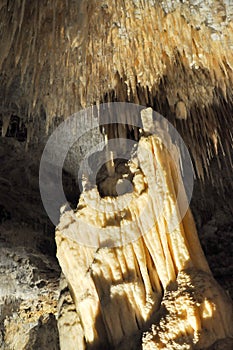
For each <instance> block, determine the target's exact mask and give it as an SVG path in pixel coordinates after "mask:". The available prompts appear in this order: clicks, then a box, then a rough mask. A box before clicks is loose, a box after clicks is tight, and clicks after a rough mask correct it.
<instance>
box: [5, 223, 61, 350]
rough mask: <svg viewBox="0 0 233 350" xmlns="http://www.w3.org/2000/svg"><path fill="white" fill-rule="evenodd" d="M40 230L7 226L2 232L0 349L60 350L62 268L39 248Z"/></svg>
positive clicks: (22, 226) (10, 224) (9, 224)
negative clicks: (59, 302)
mask: <svg viewBox="0 0 233 350" xmlns="http://www.w3.org/2000/svg"><path fill="white" fill-rule="evenodd" d="M41 240H42V242H43V241H44V238H43V236H42V237H41V232H40V231H33V230H32V229H31V227H27V226H26V225H19V224H17V223H15V224H13V223H9V222H8V223H7V222H6V223H4V224H2V225H1V231H0V242H1V247H0V272H1V274H0V286H1V289H0V348H1V349H2V350H26V349H27V350H29V349H30V350H31V349H34V350H36V349H46V348H47V349H51V350H58V349H59V340H58V329H57V321H56V315H57V300H58V286H59V275H60V269H59V266H58V265H57V263H56V261H55V259H54V258H53V259H52V258H51V257H49V256H46V255H45V254H43V253H42V252H41V251H40V250H39V249H38V248H39V245H40V243H41Z"/></svg>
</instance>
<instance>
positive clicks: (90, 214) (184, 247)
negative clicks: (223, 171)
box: [56, 113, 233, 349]
mask: <svg viewBox="0 0 233 350" xmlns="http://www.w3.org/2000/svg"><path fill="white" fill-rule="evenodd" d="M147 119H148V118H145V113H144V121H145V120H146V121H147V124H146V125H147V126H148V125H150V122H149V121H148V120H147ZM147 126H145V128H146V127H147ZM169 146H170V147H169V148H167V147H165V145H164V144H163V142H162V140H161V139H160V137H158V136H155V135H152V136H148V137H141V139H140V141H139V144H138V149H137V156H136V158H133V159H132V160H131V161H129V164H128V166H129V169H130V170H131V173H132V174H133V176H132V185H133V192H132V193H124V194H122V195H119V196H117V197H111V196H109V195H108V196H102V197H101V196H100V194H99V192H98V188H97V186H95V187H94V188H92V189H86V190H85V188H84V191H83V193H82V194H81V197H80V200H79V204H78V207H77V211H75V212H73V211H67V212H65V213H63V214H62V216H61V221H60V224H59V225H58V227H57V231H56V243H57V256H58V260H59V263H60V265H61V268H62V271H63V273H64V274H65V277H66V279H67V281H68V285H69V288H70V290H71V294H72V297H73V301H74V303H75V307H76V310H77V315H78V318H79V322H80V325H81V326H80V327H79V332H78V334H77V337H79V339H80V337H81V336H82V337H83V345H82V346H81V347H80V349H95V348H97V349H106V348H108V349H113V348H114V349H120V348H121V347H122V349H137V348H139V347H140V345H142V347H143V349H162V348H164V349H178V348H180V349H192V348H193V347H194V346H195V348H196V349H204V348H206V347H208V346H210V345H212V344H213V343H214V342H215V341H217V340H219V339H222V338H227V337H230V336H232V332H233V328H232V325H233V322H232V321H233V310H232V305H231V302H230V299H228V297H227V296H226V295H225V293H224V292H223V290H222V289H221V288H220V286H219V285H218V284H217V283H216V282H215V280H214V279H213V277H212V274H211V272H210V270H209V267H208V264H207V262H206V260H205V257H204V255H203V252H202V249H201V246H200V243H199V240H198V236H197V232H196V228H195V224H194V221H193V218H192V215H191V213H190V210H188V211H187V213H186V214H185V216H184V217H183V215H182V214H181V212H182V206H183V205H184V202H185V194H184V188H183V185H182V180H181V175H180V172H179V169H178V167H177V164H178V163H177V160H178V154H177V149H176V147H175V146H172V144H171V142H170V144H169ZM115 170H116V171H117V169H115ZM111 179H114V175H113V174H110V176H109V180H110V181H111ZM106 183H107V182H106ZM115 184H116V183H115V182H114V181H112V187H114V186H115ZM108 185H109V182H108ZM102 191H104V186H102ZM107 191H108V193H109V187H108V188H107ZM182 217H183V219H182ZM180 218H181V219H182V220H181V219H180ZM180 220H181V221H180ZM95 247H97V248H95ZM140 334H143V340H142V341H141V340H140ZM134 337H135V338H134ZM77 339H78V338H76V339H74V344H75V345H74V348H75V346H77V345H78V342H77ZM129 339H130V340H131V343H130V342H129ZM75 341H76V343H75ZM140 341H141V344H140ZM84 344H86V345H84ZM130 344H131V345H130ZM64 349H65V348H64Z"/></svg>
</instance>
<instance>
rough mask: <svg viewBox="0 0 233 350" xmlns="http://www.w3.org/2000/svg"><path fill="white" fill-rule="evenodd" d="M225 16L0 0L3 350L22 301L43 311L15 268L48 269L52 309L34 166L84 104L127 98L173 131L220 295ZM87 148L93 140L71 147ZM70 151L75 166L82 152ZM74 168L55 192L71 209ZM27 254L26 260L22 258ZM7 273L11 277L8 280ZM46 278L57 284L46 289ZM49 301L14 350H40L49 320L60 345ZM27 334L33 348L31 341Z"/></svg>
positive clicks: (129, 4)
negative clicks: (189, 169)
mask: <svg viewBox="0 0 233 350" xmlns="http://www.w3.org/2000/svg"><path fill="white" fill-rule="evenodd" d="M232 15H233V4H231V1H230V0H229V1H227V0H216V1H213V2H211V3H210V2H209V1H196V0H190V1H186V2H183V1H178V0H177V1H168V0H167V1H153V0H148V1H139V0H134V1H128V0H125V1H124V0H118V1H115V2H114V1H110V0H108V1H102V0H101V1H95V0H91V1H85V0H79V1H66V2H62V1H59V0H53V1H45V0H43V1H39V0H38V1H30V0H23V1H20V0H18V1H13V0H10V1H7V0H1V1H0V18H1V24H0V43H1V44H0V129H1V134H2V136H1V138H0V161H1V170H0V191H1V192H0V221H1V236H0V244H1V249H2V257H3V258H2V262H1V271H2V276H3V277H2V278H3V280H4V283H5V284H7V283H8V282H7V280H6V279H5V278H4V276H5V275H9V276H10V275H11V273H12V277H11V279H12V280H13V281H14V282H12V283H13V285H16V286H14V291H11V289H10V290H7V291H6V290H5V289H4V288H3V287H1V291H2V294H1V295H2V299H1V300H2V301H1V305H2V308H3V310H4V311H1V315H2V316H1V326H0V328H1V332H2V339H3V340H1V341H0V343H1V346H2V347H3V348H4V347H5V348H6V349H7V347H8V348H9V349H13V348H14V346H16V345H14V341H15V340H14V337H15V335H14V334H15V332H16V331H15V330H14V329H15V328H14V327H15V326H12V324H14V322H15V323H16V325H17V327H18V325H20V324H21V320H22V319H24V316H22V314H21V312H23V315H24V314H25V310H26V309H27V306H25V304H24V302H25V299H27V300H31V299H35V301H34V303H35V305H36V306H35V308H36V307H39V305H40V304H41V303H42V305H47V301H46V302H43V301H41V300H39V299H37V296H36V295H37V294H36V293H39V292H38V290H39V288H40V287H38V286H37V285H36V284H37V283H38V285H39V282H40V281H41V277H36V278H34V280H33V282H31V281H30V280H25V277H24V276H21V275H20V271H21V268H22V267H21V265H20V261H21V260H20V259H26V260H25V263H23V266H26V265H27V264H28V265H27V266H29V267H28V269H29V270H30V269H31V270H33V271H35V270H37V269H38V270H39V274H41V273H42V272H43V271H46V272H45V273H46V276H47V274H48V276H49V277H46V278H45V277H43V278H44V280H45V282H44V283H45V287H43V288H45V290H44V292H43V293H45V295H49V297H48V298H50V294H51V293H52V294H53V295H55V296H54V300H58V293H57V290H58V289H59V286H58V281H57V274H58V273H60V271H59V267H58V265H57V262H56V260H55V258H54V256H55V244H54V228H53V226H52V224H51V223H50V222H49V219H48V217H47V215H46V213H45V211H44V209H43V205H42V203H41V200H40V193H39V185H38V169H39V162H40V157H41V154H42V151H43V148H44V145H45V143H46V141H47V139H48V137H49V135H50V134H51V133H52V131H53V130H54V129H55V128H56V126H57V125H59V123H60V122H61V121H62V120H64V119H65V118H67V117H69V116H70V115H71V114H73V113H75V112H77V111H78V110H80V109H82V108H85V107H87V106H90V105H91V104H98V103H101V102H108V101H124V102H125V101H126V102H133V103H137V104H141V105H144V106H147V107H148V106H151V107H153V108H154V109H155V110H156V111H158V112H159V113H161V114H162V115H163V116H165V117H166V118H167V119H168V120H169V121H171V122H172V123H173V125H174V126H175V127H176V128H177V130H178V131H179V132H180V134H181V135H182V137H183V139H184V141H185V143H186V145H187V146H188V148H189V151H190V153H191V156H192V159H193V162H194V167H195V172H196V176H197V179H196V181H195V190H194V195H193V200H192V203H191V206H192V210H193V212H194V216H195V219H196V222H197V226H198V230H199V235H200V238H201V242H202V245H203V247H204V250H205V253H206V255H207V257H208V261H209V263H210V266H211V268H212V269H213V272H214V274H215V275H216V277H217V278H218V280H219V282H220V283H221V284H222V285H223V286H224V287H225V289H227V290H228V291H229V293H230V291H231V290H232V284H231V281H230V276H231V274H232V258H231V251H232V246H231V243H230V242H231V241H232V231H233V222H232V212H233V203H232V196H231V189H232V131H231V130H232V116H231V114H232V101H233V100H232V79H233V74H232V69H233V59H232V57H233V56H232V49H233V35H232V34H233V27H232ZM126 123H127V121H126ZM107 132H109V133H110V131H108V130H107ZM113 136H114V135H113ZM88 142H90V144H91V142H92V135H89V136H87V137H86V139H85V138H84V139H83V140H82V141H81V144H79V145H78V147H84V148H85V145H86V144H87V143H88ZM74 153H75V154H76V158H75V160H76V161H77V162H79V161H80V159H81V152H79V153H78V156H77V152H76V150H74ZM72 162H73V158H72V157H71V159H70V160H68V162H67V165H66V173H65V174H64V185H65V187H66V194H67V198H68V199H69V200H70V201H73V203H74V204H76V203H77V200H78V195H79V188H78V186H77V184H76V183H75V178H74V175H75V174H74V172H73V167H72ZM25 246H26V248H25ZM32 249H34V250H33V252H32ZM25 254H26V256H25ZM33 254H34V255H36V256H38V259H39V260H38V259H37V260H36V262H35V261H32V262H31V260H30V257H31V255H33ZM34 255H33V256H34ZM17 257H19V258H17ZM48 257H49V259H50V258H51V259H52V260H51V261H52V262H51V263H50V264H51V265H52V266H53V268H52V270H53V273H52V277H51V278H50V275H49V270H48V265H46V266H47V267H43V260H46V259H47V258H48ZM27 259H29V260H30V261H29V260H27ZM15 260H16V261H15ZM32 260H33V259H32ZM22 261H24V260H22ZM26 261H28V262H26ZM46 261H47V260H46ZM25 264H26V265H25ZM46 264H48V263H46ZM6 265H7V266H6ZM9 266H10V267H9ZM9 269H10V271H11V270H12V271H15V269H16V270H17V271H19V282H18V283H16V282H15V281H17V278H18V277H17V276H15V273H13V272H9ZM23 271H24V268H23ZM32 278H33V277H32ZM53 278H55V279H56V281H57V282H56V284H55V285H53V287H51V286H50V280H51V279H53ZM24 281H25V282H24ZM22 283H25V284H26V285H28V290H29V292H28V293H29V294H28V296H26V295H20V296H19V295H18V294H17V291H18V288H20V287H18V286H20V285H21V284H22ZM42 285H43V283H42ZM34 288H35V289H36V292H35V291H34ZM43 293H42V294H43ZM9 294H10V295H11V297H10V299H9ZM39 294H40V293H39ZM12 295H13V297H12ZM35 296H36V297H35ZM12 298H13V299H12ZM30 298H31V299H30ZM8 299H9V300H10V301H9V302H8V301H7V300H8ZM22 300H23V301H22ZM37 300H38V301H37ZM21 303H22V306H21V309H22V310H23V311H22V310H21V309H20V305H21ZM48 303H50V302H49V301H48ZM56 303H57V301H54V305H53V306H52V307H49V308H48V309H47V310H43V307H42V311H41V312H40V313H39V314H37V311H32V314H33V317H35V323H34V324H33V323H29V324H30V327H29V326H28V327H26V333H27V337H26V338H27V339H28V344H29V345H26V341H25V344H23V345H20V346H21V348H22V349H23V348H26V346H28V347H29V348H30V349H33V346H34V348H35V349H36V348H37V347H38V343H36V340H35V338H36V337H37V338H38V339H39V338H40V337H39V334H40V333H39V332H40V331H39V330H41V327H42V329H44V328H43V325H44V324H46V323H47V322H48V324H51V325H52V326H51V329H53V334H54V338H53V340H52V343H53V344H55V345H51V346H52V347H51V349H53V346H54V348H56V346H58V345H56V342H57V340H55V339H57V328H56V327H57V325H56V320H55V316H57V311H55V309H56V305H55V304H56ZM8 304H10V306H9V307H8ZM71 304H72V303H71ZM32 309H33V308H32ZM45 309H46V307H45ZM71 309H72V306H71ZM14 310H16V311H14ZM43 315H50V316H43ZM52 315H55V316H54V317H53V316H52ZM41 317H42V318H41ZM6 319H9V320H10V321H9V322H10V326H9V322H8V321H6ZM14 320H15V321H14ZM23 322H24V321H23ZM23 324H24V323H23ZM32 324H33V327H35V329H34V328H33V327H32ZM77 324H78V321H77ZM11 327H13V328H11ZM20 327H22V324H21V326H20ZM49 327H50V326H49ZM31 329H34V331H33V330H32V333H33V332H35V334H37V335H35V336H32V338H33V337H34V338H33V339H34V340H33V341H34V343H35V344H37V345H32V344H33V341H32V342H30V341H29V339H32V338H30V336H29V333H30V330H31ZM11 332H12V334H13V335H9V337H8V338H7V336H8V335H7V334H11ZM32 333H31V334H32ZM22 334H24V333H22ZM23 336H24V337H25V335H22V337H23ZM28 337H29V338H28ZM7 339H9V340H7ZM7 342H8V343H7ZM7 344H9V345H7ZM36 346H37V347H36ZM43 346H44V345H41V347H42V348H43Z"/></svg>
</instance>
